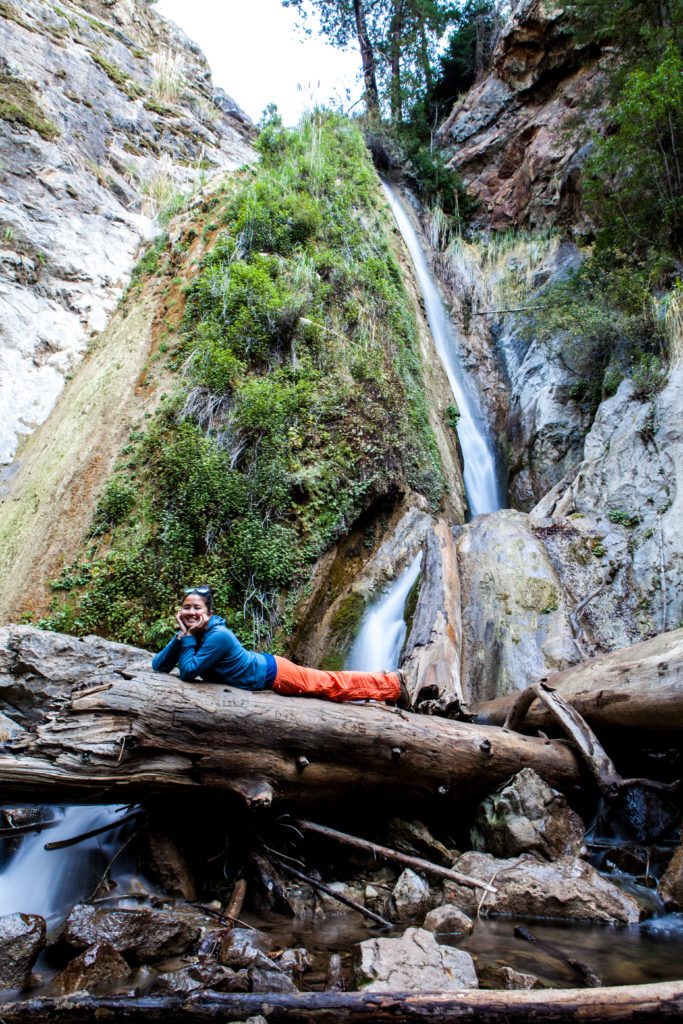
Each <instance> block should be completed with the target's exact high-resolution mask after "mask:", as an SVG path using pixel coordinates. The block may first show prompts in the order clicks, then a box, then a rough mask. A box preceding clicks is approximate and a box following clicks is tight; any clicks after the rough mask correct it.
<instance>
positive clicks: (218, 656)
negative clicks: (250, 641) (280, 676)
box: [152, 615, 276, 690]
mask: <svg viewBox="0 0 683 1024" xmlns="http://www.w3.org/2000/svg"><path fill="white" fill-rule="evenodd" d="M176 665H177V666H178V672H179V673H180V678H181V679H183V680H185V682H191V681H192V680H193V679H197V678H198V677H199V678H201V679H203V680H204V682H205V683H226V684H227V685H228V686H238V687H240V689H242V690H267V689H270V688H271V686H272V684H273V680H274V679H275V671H276V666H275V658H274V657H273V655H272V654H257V653H256V652H255V651H248V650H247V649H246V648H245V647H243V646H242V644H241V643H240V642H239V640H238V639H237V637H236V636H235V634H234V633H233V632H232V631H231V630H229V629H228V627H227V626H226V625H225V619H222V618H221V617H220V615H212V616H211V618H210V619H209V621H208V624H207V626H206V629H205V630H204V632H203V633H202V634H200V636H198V637H195V636H193V635H192V634H189V635H188V636H182V635H181V634H180V633H177V634H176V636H174V637H173V639H172V640H171V641H170V643H168V644H166V646H165V647H164V649H163V651H159V653H158V654H157V655H155V656H154V658H153V659H152V668H153V669H154V671H155V672H170V671H171V669H172V668H175V666H176Z"/></svg>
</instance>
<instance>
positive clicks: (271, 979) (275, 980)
mask: <svg viewBox="0 0 683 1024" xmlns="http://www.w3.org/2000/svg"><path fill="white" fill-rule="evenodd" d="M249 977H250V979H251V991H252V992H297V991H298V989H297V987H296V985H295V984H294V982H293V981H292V979H291V978H290V976H289V974H287V972H286V971H280V970H278V968H277V967H276V966H275V964H274V963H272V962H271V963H270V966H261V965H256V964H255V965H254V966H253V967H252V968H251V969H250V971H249Z"/></svg>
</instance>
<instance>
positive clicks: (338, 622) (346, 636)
mask: <svg viewBox="0 0 683 1024" xmlns="http://www.w3.org/2000/svg"><path fill="white" fill-rule="evenodd" d="M364 611H365V601H364V599H363V598H362V597H361V595H360V594H354V593H351V594H348V595H347V597H345V598H343V600H342V601H341V602H340V603H339V607H338V608H337V610H336V611H335V613H334V615H333V616H332V621H331V622H330V633H329V641H328V646H327V649H326V651H325V654H324V655H323V658H322V661H321V664H320V667H321V668H324V669H327V670H329V671H331V672H338V671H339V670H340V669H342V668H343V667H344V664H345V662H346V658H347V655H348V653H349V649H350V647H351V644H352V643H353V639H354V637H355V635H356V633H357V632H358V626H359V623H360V620H361V618H362V616H363V612H364Z"/></svg>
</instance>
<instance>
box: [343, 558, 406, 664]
mask: <svg viewBox="0 0 683 1024" xmlns="http://www.w3.org/2000/svg"><path fill="white" fill-rule="evenodd" d="M421 561H422V555H421V553H420V554H418V555H416V556H415V558H414V559H413V560H412V562H411V563H410V565H408V566H407V567H406V568H405V569H404V570H403V572H402V573H401V574H400V575H399V576H398V577H397V578H396V579H395V580H394V581H393V583H391V584H390V585H389V586H388V587H386V588H385V589H384V590H383V591H382V592H381V593H380V594H379V595H378V596H377V597H376V598H375V600H374V601H372V602H371V603H370V604H369V605H368V607H367V608H366V610H365V614H364V615H363V618H362V619H361V623H360V628H359V631H358V636H357V637H356V639H355V641H354V643H353V646H352V648H351V650H350V651H349V656H348V658H347V660H346V666H345V667H346V668H353V669H358V670H360V671H366V672H373V671H376V670H381V669H385V670H386V671H391V670H392V669H395V668H397V667H398V664H399V661H400V657H401V651H402V649H403V643H404V641H405V636H406V623H405V617H404V616H405V606H406V601H407V599H408V594H409V593H410V591H411V590H412V588H413V585H414V583H415V581H416V580H417V577H418V576H419V574H420V562H421Z"/></svg>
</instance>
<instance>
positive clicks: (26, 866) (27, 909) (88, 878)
mask: <svg viewBox="0 0 683 1024" xmlns="http://www.w3.org/2000/svg"><path fill="white" fill-rule="evenodd" d="M124 811H125V809H124V808H117V807H116V806H114V807H111V806H87V807H82V806H74V805H72V806H66V807H52V808H49V809H48V808H45V812H46V813H45V818H48V817H54V819H55V821H56V825H55V826H54V827H52V828H49V829H46V830H45V831H43V832H39V833H32V832H28V833H26V834H25V835H23V836H18V837H17V838H16V839H13V840H12V843H13V844H14V843H16V844H17V847H16V849H15V850H14V851H13V852H11V853H9V855H8V857H7V863H6V864H5V866H4V869H3V871H2V873H1V874H0V917H1V916H2V915H4V914H16V913H22V914H40V915H41V916H42V917H44V918H46V919H47V920H48V921H50V920H55V919H59V917H60V916H62V915H63V914H65V913H66V912H67V911H68V910H69V909H70V908H71V907H72V906H73V905H74V904H75V903H78V902H79V900H81V899H84V898H87V897H89V896H91V895H92V893H93V891H94V890H95V888H96V887H97V885H98V882H99V881H100V880H101V878H102V876H103V874H104V872H105V869H106V868H107V865H108V864H109V862H110V860H111V858H112V857H113V856H114V854H115V853H116V851H117V850H118V849H120V847H121V844H122V842H123V841H124V837H125V831H124V830H125V829H126V828H128V829H130V828H131V826H130V825H128V826H126V825H122V826H121V827H119V828H116V829H113V830H112V831H111V832H105V833H104V834H103V835H99V836H93V837H92V838H90V839H86V840H84V841H83V842H81V843H78V844H77V845H75V846H67V847H65V848H64V849H61V850H46V849H45V844H46V843H54V842H57V841H59V840H62V839H70V838H72V837H74V836H78V835H82V834H83V833H84V832H90V831H92V830H93V829H97V828H100V827H102V826H103V825H108V824H110V823H111V822H113V821H115V820H116V818H117V815H118V814H119V813H120V814H121V815H122V814H123V813H124ZM117 875H118V878H119V880H120V881H121V882H124V881H125V880H127V877H126V875H127V866H126V865H124V864H121V863H118V864H117Z"/></svg>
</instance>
